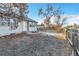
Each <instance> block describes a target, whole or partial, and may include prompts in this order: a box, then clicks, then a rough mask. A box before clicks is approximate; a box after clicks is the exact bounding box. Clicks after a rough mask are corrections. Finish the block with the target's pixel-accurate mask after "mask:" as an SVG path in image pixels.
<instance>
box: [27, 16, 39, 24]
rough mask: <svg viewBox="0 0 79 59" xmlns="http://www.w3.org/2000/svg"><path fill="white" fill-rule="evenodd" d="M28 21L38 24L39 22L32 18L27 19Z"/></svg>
mask: <svg viewBox="0 0 79 59" xmlns="http://www.w3.org/2000/svg"><path fill="white" fill-rule="evenodd" d="M26 21H29V22H35V23H38V22H37V21H35V20H33V19H31V18H28V17H27V18H26Z"/></svg>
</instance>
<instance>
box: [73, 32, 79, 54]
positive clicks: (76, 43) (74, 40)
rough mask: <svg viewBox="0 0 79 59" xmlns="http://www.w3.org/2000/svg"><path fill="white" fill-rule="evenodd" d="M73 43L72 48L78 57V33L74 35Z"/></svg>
mask: <svg viewBox="0 0 79 59" xmlns="http://www.w3.org/2000/svg"><path fill="white" fill-rule="evenodd" d="M72 43H73V46H72V48H73V52H74V55H75V56H78V53H77V49H78V35H77V33H76V32H75V33H73V34H72Z"/></svg>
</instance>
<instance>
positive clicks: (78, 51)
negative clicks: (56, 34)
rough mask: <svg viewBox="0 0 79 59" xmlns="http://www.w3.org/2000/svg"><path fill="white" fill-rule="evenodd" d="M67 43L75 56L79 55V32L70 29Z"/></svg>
mask: <svg viewBox="0 0 79 59" xmlns="http://www.w3.org/2000/svg"><path fill="white" fill-rule="evenodd" d="M67 42H68V44H69V45H70V46H71V49H72V52H73V53H72V54H73V55H74V56H78V55H79V30H77V29H68V30H67Z"/></svg>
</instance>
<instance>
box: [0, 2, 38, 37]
mask: <svg viewBox="0 0 79 59" xmlns="http://www.w3.org/2000/svg"><path fill="white" fill-rule="evenodd" d="M8 5H9V4H8ZM8 5H6V4H1V3H0V36H4V35H9V34H12V33H20V32H23V31H24V32H36V31H37V22H36V21H34V20H32V19H30V18H28V17H27V18H25V16H24V19H21V18H22V17H21V13H20V9H19V8H18V7H12V8H9V7H8ZM7 15H9V16H7ZM15 15H16V16H15ZM18 18H19V19H18Z"/></svg>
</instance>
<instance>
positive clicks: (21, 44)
mask: <svg viewBox="0 0 79 59" xmlns="http://www.w3.org/2000/svg"><path fill="white" fill-rule="evenodd" d="M70 55H71V50H70V49H69V48H68V47H67V46H66V45H65V44H64V40H59V39H56V38H55V37H53V36H47V35H42V34H39V33H37V34H28V35H27V34H19V35H12V36H6V37H1V38H0V56H70Z"/></svg>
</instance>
